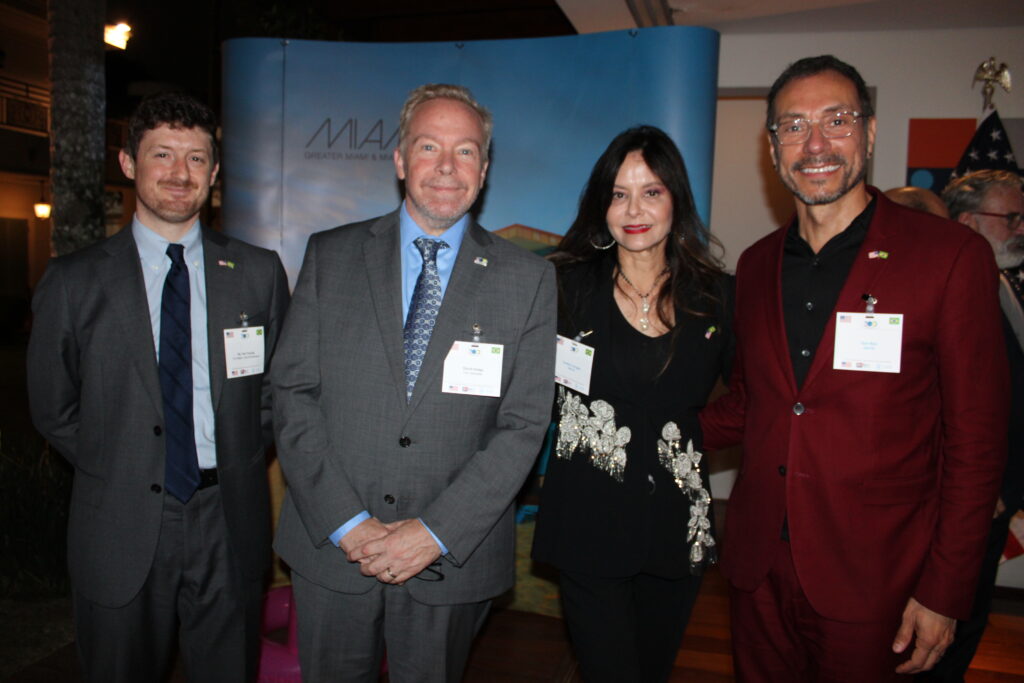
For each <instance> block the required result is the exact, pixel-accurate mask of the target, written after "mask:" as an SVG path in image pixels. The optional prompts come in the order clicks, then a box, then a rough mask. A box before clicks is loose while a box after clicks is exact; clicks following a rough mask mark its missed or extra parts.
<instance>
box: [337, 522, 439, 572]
mask: <svg viewBox="0 0 1024 683" xmlns="http://www.w3.org/2000/svg"><path fill="white" fill-rule="evenodd" d="M338 545H340V546H341V549H342V550H344V551H345V555H346V556H347V557H348V560H349V562H358V563H359V571H361V572H362V573H363V575H364V576H375V577H377V580H378V581H380V582H382V583H393V584H397V585H401V584H403V583H405V582H406V581H408V580H409V579H411V578H412V577H414V576H416V575H417V574H419V573H420V572H421V571H423V569H424V568H425V567H427V566H428V565H429V564H430V563H431V562H433V561H434V560H436V559H437V558H439V557H440V556H441V549H440V548H439V547H438V546H437V542H436V541H435V540H434V537H433V536H431V535H430V532H429V531H427V529H426V527H424V526H423V524H422V522H420V521H419V520H418V519H402V520H399V521H397V522H391V523H389V524H384V523H383V522H381V521H380V520H379V519H377V518H376V517H371V518H370V519H368V520H366V521H364V522H361V523H360V524H358V525H356V527H355V528H353V529H352V530H351V531H349V532H348V533H347V534H345V536H344V537H342V539H341V542H340V543H339V544H338Z"/></svg>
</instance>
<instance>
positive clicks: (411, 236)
mask: <svg viewBox="0 0 1024 683" xmlns="http://www.w3.org/2000/svg"><path fill="white" fill-rule="evenodd" d="M398 215H399V218H398V225H399V239H400V241H401V244H402V248H403V249H404V248H405V247H407V246H409V245H412V243H413V241H414V240H415V239H416V238H417V237H427V238H429V239H432V240H444V241H445V243H446V244H447V245H448V247H449V248H450V249H451V251H450V252H449V253H456V252H458V250H459V247H460V246H461V245H462V238H463V237H464V236H465V235H466V229H467V228H468V227H469V214H466V215H464V216H463V217H462V218H460V219H459V220H457V221H456V222H455V224H454V225H452V227H450V228H448V229H447V230H445V231H444V234H443V235H441V236H439V237H438V236H434V235H428V234H427V233H426V232H424V230H423V228H421V227H420V226H419V225H418V224H417V223H416V221H415V220H413V217H412V216H410V215H409V210H408V209H407V208H406V206H405V202H404V201H403V202H402V209H401V211H399V214H398ZM412 248H413V249H416V247H415V246H413V247H412Z"/></svg>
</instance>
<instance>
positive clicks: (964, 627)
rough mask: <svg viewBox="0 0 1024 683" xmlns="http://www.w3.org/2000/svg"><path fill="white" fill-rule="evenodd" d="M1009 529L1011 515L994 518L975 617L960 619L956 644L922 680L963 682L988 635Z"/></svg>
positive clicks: (975, 598) (957, 625) (972, 613)
mask: <svg viewBox="0 0 1024 683" xmlns="http://www.w3.org/2000/svg"><path fill="white" fill-rule="evenodd" d="M1009 532H1010V515H1002V516H1000V517H998V518H997V519H994V520H992V527H991V529H990V530H989V534H988V544H987V545H986V546H985V557H984V559H983V560H982V562H981V574H980V575H979V576H978V588H977V590H976V591H975V594H974V607H972V608H971V618H970V619H968V620H967V621H958V622H956V637H955V638H954V639H953V644H952V645H950V646H949V648H947V649H946V654H945V655H943V657H942V659H941V660H939V663H938V664H936V665H935V668H933V669H932V670H931V671H926V672H924V673H922V674H918V675H917V678H918V679H919V680H921V681H929V682H930V681H936V682H938V681H941V682H942V683H954V682H956V683H963V680H964V675H965V674H966V673H967V669H968V668H969V667H970V666H971V660H972V659H974V653H975V652H976V651H977V650H978V645H979V644H980V643H981V637H982V636H983V635H984V634H985V627H986V626H988V615H989V612H991V611H992V592H993V590H994V589H995V584H996V574H997V573H998V571H999V558H1000V557H1001V556H1002V554H1003V548H1004V547H1005V546H1006V537H1007V535H1008V534H1009Z"/></svg>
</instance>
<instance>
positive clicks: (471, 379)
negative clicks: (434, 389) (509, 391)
mask: <svg viewBox="0 0 1024 683" xmlns="http://www.w3.org/2000/svg"><path fill="white" fill-rule="evenodd" d="M504 352H505V346H504V345H503V344H483V343H481V342H468V341H457V342H454V343H453V344H452V348H451V349H449V351H448V355H447V356H445V359H444V377H443V378H442V379H441V391H443V392H444V393H446V394H465V395H466V396H495V397H498V396H501V358H502V354H503V353H504Z"/></svg>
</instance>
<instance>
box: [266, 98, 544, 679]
mask: <svg viewBox="0 0 1024 683" xmlns="http://www.w3.org/2000/svg"><path fill="white" fill-rule="evenodd" d="M399 137H400V140H399V146H398V148H397V149H396V150H395V154H394V162H395V169H396V172H397V175H398V178H399V179H400V180H403V181H404V184H405V194H406V197H405V201H404V202H403V203H402V205H401V206H400V207H399V209H398V210H397V211H395V212H394V213H391V214H389V215H386V216H382V217H380V218H374V219H371V220H368V221H364V222H362V223H355V224H352V225H347V226H342V227H340V228H335V229H334V230H329V231H326V232H322V233H319V234H316V235H314V236H313V237H311V238H310V240H309V245H308V247H307V251H306V257H305V261H304V263H303V266H302V272H301V274H300V275H299V281H298V284H297V285H296V289H295V298H294V301H293V304H292V308H291V311H290V313H289V318H288V323H287V324H286V326H285V330H284V332H283V334H282V339H281V345H280V349H279V355H278V356H277V358H276V359H275V369H274V374H273V384H274V396H275V402H279V403H276V405H275V420H276V428H277V434H278V444H279V449H280V451H279V452H280V454H281V464H282V466H283V468H284V473H285V477H286V479H287V482H288V494H287V497H286V499H285V503H284V507H283V510H282V513H281V521H280V526H279V529H278V534H277V538H276V541H275V548H276V549H277V551H278V552H279V553H280V555H281V556H282V557H283V558H284V560H285V561H286V562H287V563H288V564H289V565H290V566H291V567H292V570H293V574H292V579H293V583H294V589H295V595H296V605H297V609H298V620H299V621H298V628H299V655H300V661H301V664H302V672H303V677H304V680H306V681H313V682H316V681H328V680H344V681H376V680H377V675H378V672H379V668H380V659H381V656H382V653H383V649H384V647H385V645H386V646H387V659H388V668H389V674H390V676H391V680H392V681H395V682H396V683H405V682H407V681H458V680H460V678H461V676H462V671H463V668H464V667H465V662H466V659H467V657H468V654H469V647H470V644H471V642H472V639H473V637H474V635H475V634H476V633H477V631H478V630H479V629H480V626H481V624H482V622H483V619H484V618H485V616H486V614H487V610H488V608H489V605H490V599H491V598H492V597H494V596H496V595H498V594H499V593H501V592H503V591H505V590H507V589H508V588H510V587H511V586H512V584H513V580H514V574H515V572H514V557H513V538H514V529H513V509H512V503H513V498H514V496H515V495H516V493H517V491H518V489H519V487H520V485H521V483H522V481H523V479H524V478H525V476H526V474H527V473H528V471H529V469H530V466H531V464H532V463H533V460H534V457H535V456H536V454H537V451H538V449H539V447H540V443H541V439H542V437H543V435H544V431H545V429H546V427H547V425H548V422H549V419H550V412H551V401H552V396H553V387H554V384H553V378H554V351H555V344H554V341H555V283H554V272H553V270H552V268H551V266H550V265H549V264H547V263H545V262H544V261H543V260H541V259H540V258H538V257H536V256H534V255H532V254H529V253H528V252H526V251H524V250H522V249H519V248H518V247H515V246H513V245H512V244H511V243H508V242H506V241H504V240H503V239H501V238H498V237H494V236H492V235H491V234H490V233H488V232H487V231H485V230H484V229H483V228H481V227H480V226H478V225H477V224H476V223H474V222H473V221H472V219H471V218H470V217H469V216H468V215H467V212H468V211H469V209H470V207H471V206H472V205H473V203H474V201H475V200H476V198H477V194H478V193H479V191H480V188H481V186H482V185H483V182H484V178H485V176H486V173H487V163H488V150H489V146H490V137H491V117H490V114H489V113H488V112H487V111H486V110H485V109H484V108H483V107H481V106H480V105H479V104H478V103H477V102H476V101H475V100H473V98H472V96H471V95H470V93H469V91H468V90H466V89H465V88H462V87H459V86H448V85H427V86H422V87H421V88H418V89H416V90H414V91H413V92H412V93H411V94H410V96H409V98H408V100H407V101H406V103H405V106H404V107H403V109H402V114H401V119H400V133H399Z"/></svg>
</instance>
